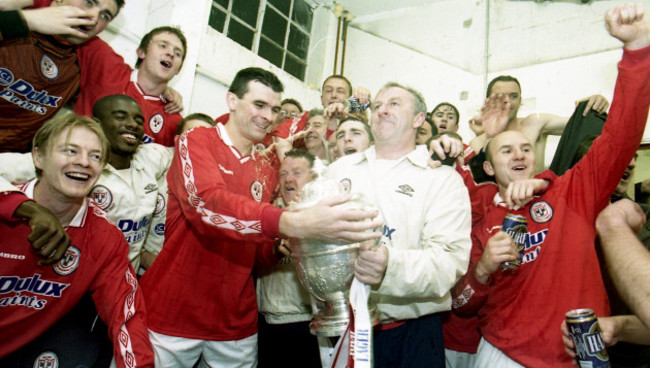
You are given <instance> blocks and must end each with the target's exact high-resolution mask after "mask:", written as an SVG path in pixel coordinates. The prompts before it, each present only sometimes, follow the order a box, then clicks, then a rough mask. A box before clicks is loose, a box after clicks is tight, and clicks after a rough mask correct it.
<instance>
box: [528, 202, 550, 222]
mask: <svg viewBox="0 0 650 368" xmlns="http://www.w3.org/2000/svg"><path fill="white" fill-rule="evenodd" d="M530 217H531V218H532V219H533V221H535V222H536V223H538V224H544V223H546V222H549V221H551V219H552V218H553V207H551V205H550V204H548V202H546V201H539V202H536V203H534V204H533V205H532V206H530Z"/></svg>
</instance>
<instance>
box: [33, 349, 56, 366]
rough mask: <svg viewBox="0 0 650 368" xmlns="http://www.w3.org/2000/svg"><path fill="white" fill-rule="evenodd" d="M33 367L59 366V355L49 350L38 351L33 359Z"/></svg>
mask: <svg viewBox="0 0 650 368" xmlns="http://www.w3.org/2000/svg"><path fill="white" fill-rule="evenodd" d="M33 367H34V368H59V357H58V356H57V355H56V354H54V353H53V352H51V351H44V352H42V353H40V354H39V355H38V356H37V357H36V360H34V366H33Z"/></svg>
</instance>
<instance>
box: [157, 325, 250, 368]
mask: <svg viewBox="0 0 650 368" xmlns="http://www.w3.org/2000/svg"><path fill="white" fill-rule="evenodd" d="M149 340H151V346H152V347H153V352H154V359H155V364H156V367H188V368H192V367H193V366H194V364H196V362H197V361H198V360H199V358H201V361H200V362H199V367H201V368H208V367H220V368H221V367H224V368H248V367H253V368H254V367H257V334H255V335H253V336H249V337H246V338H243V339H241V340H233V341H211V340H196V339H188V338H184V337H177V336H169V335H163V334H159V333H156V332H153V331H151V330H149Z"/></svg>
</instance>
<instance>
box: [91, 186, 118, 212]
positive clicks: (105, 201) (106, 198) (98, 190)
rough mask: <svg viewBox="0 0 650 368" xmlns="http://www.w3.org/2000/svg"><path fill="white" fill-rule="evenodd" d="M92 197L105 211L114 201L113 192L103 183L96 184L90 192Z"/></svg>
mask: <svg viewBox="0 0 650 368" xmlns="http://www.w3.org/2000/svg"><path fill="white" fill-rule="evenodd" d="M90 198H91V199H92V200H93V201H94V202H95V203H96V204H97V206H98V207H99V208H101V209H102V210H104V211H106V209H108V207H109V206H110V205H111V203H113V193H111V191H110V190H108V188H106V187H105V186H103V185H95V187H94V188H93V190H92V191H91V192H90Z"/></svg>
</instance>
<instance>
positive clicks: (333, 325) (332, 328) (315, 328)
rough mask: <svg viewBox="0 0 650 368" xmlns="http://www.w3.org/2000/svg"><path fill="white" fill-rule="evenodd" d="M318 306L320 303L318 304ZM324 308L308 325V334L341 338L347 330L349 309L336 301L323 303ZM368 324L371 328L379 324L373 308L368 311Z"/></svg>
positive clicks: (343, 302)
mask: <svg viewBox="0 0 650 368" xmlns="http://www.w3.org/2000/svg"><path fill="white" fill-rule="evenodd" d="M319 304H320V303H319ZM324 304H325V306H324V308H322V309H320V310H319V311H318V313H316V315H315V316H314V318H312V320H311V323H310V324H309V332H311V334H312V335H316V336H324V337H335V336H342V335H343V334H344V333H345V330H346V329H347V328H348V322H349V321H350V309H349V308H348V303H346V301H344V300H343V301H341V300H336V301H333V302H331V303H330V302H329V301H327V302H325V303H324ZM368 312H369V314H370V323H371V325H372V326H376V325H377V324H379V311H378V310H377V306H373V307H372V308H371V309H370V310H369V311H368Z"/></svg>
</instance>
